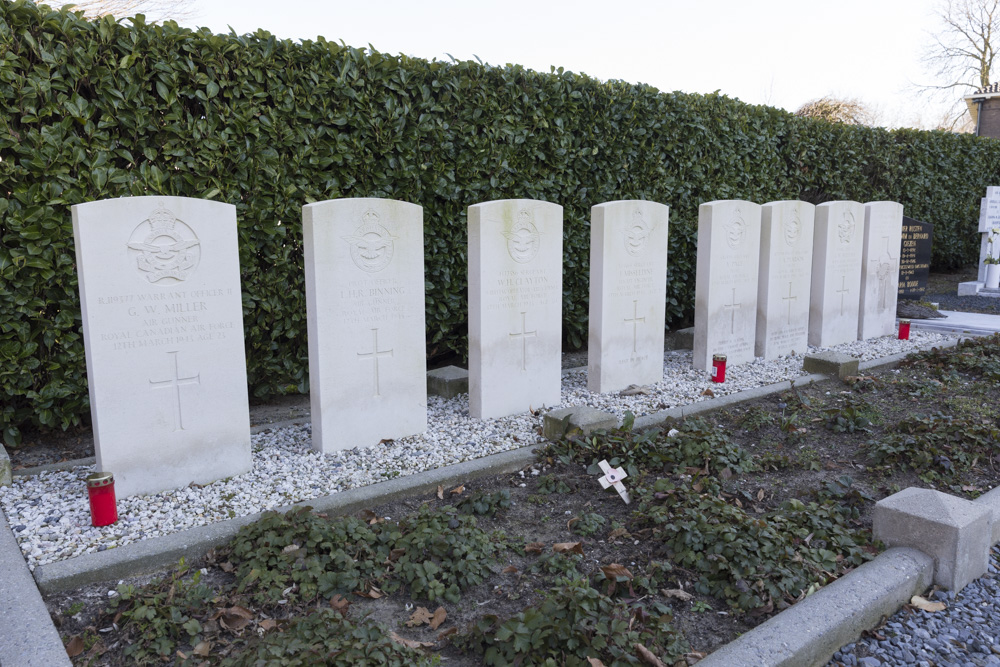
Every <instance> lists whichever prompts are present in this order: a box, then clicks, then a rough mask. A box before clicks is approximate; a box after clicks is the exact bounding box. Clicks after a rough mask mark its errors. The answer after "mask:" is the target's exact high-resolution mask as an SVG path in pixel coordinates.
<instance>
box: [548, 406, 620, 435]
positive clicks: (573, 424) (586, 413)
mask: <svg viewBox="0 0 1000 667" xmlns="http://www.w3.org/2000/svg"><path fill="white" fill-rule="evenodd" d="M617 427H618V417H616V416H615V415H613V414H612V413H610V412H605V411H604V410H598V409H597V408H592V407H590V406H589V405H575V406H573V407H571V408H559V409H558V410H551V411H550V412H548V413H546V414H545V416H544V417H542V436H543V437H545V438H548V439H549V440H557V439H559V438H561V437H563V436H564V435H569V434H571V433H572V432H574V431H579V432H581V433H583V435H589V434H590V433H593V432H594V431H600V430H605V431H607V430H610V429H613V428H617Z"/></svg>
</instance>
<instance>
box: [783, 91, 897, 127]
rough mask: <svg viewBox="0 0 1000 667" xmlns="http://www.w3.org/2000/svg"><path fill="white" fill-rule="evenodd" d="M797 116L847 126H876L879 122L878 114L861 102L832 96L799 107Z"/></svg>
mask: <svg viewBox="0 0 1000 667" xmlns="http://www.w3.org/2000/svg"><path fill="white" fill-rule="evenodd" d="M795 115H796V116H806V117H808V118H820V119H822V120H828V121H830V122H833V123H844V124H846V125H868V126H874V125H877V124H878V121H879V118H878V113H876V112H875V111H873V110H872V109H870V108H869V107H868V106H867V105H866V104H865V103H864V102H862V101H861V100H859V99H856V98H851V99H840V98H837V97H833V96H832V95H827V96H826V97H821V98H819V99H818V100H812V101H811V102H806V103H805V104H803V105H802V106H801V107H799V109H798V111H796V112H795Z"/></svg>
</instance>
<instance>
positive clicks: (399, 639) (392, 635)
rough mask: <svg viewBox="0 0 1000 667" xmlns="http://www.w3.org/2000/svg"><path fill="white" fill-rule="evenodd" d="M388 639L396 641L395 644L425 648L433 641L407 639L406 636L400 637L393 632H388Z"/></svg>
mask: <svg viewBox="0 0 1000 667" xmlns="http://www.w3.org/2000/svg"><path fill="white" fill-rule="evenodd" d="M389 639H391V640H392V641H394V642H396V643H397V644H402V645H403V646H406V647H407V648H426V647H428V646H433V645H434V643H433V642H418V641H417V640H415V639H407V638H406V637H400V636H399V635H397V634H396V633H395V632H390V633H389Z"/></svg>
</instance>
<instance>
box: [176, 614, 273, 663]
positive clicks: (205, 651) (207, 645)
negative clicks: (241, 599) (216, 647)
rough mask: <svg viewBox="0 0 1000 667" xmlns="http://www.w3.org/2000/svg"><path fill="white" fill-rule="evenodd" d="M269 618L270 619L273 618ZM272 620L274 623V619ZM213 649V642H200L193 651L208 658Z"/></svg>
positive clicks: (200, 656) (201, 656)
mask: <svg viewBox="0 0 1000 667" xmlns="http://www.w3.org/2000/svg"><path fill="white" fill-rule="evenodd" d="M267 620H269V621H270V620H271V619H267ZM271 622H272V623H274V621H271ZM262 625H263V624H262ZM211 651H212V642H198V645H197V646H195V647H194V650H193V651H191V653H193V654H194V655H196V656H198V657H199V658H207V657H208V656H209V654H210V653H211Z"/></svg>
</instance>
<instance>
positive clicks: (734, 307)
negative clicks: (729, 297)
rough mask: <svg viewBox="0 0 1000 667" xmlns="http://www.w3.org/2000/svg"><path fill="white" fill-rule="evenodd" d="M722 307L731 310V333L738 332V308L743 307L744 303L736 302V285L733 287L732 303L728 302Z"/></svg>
mask: <svg viewBox="0 0 1000 667" xmlns="http://www.w3.org/2000/svg"><path fill="white" fill-rule="evenodd" d="M722 307H723V308H725V309H726V310H728V311H729V312H730V319H729V333H731V334H735V333H736V310H737V309H738V308H742V307H743V304H742V303H736V288H735V287H734V288H733V301H732V303H727V304H725V305H724V306H722Z"/></svg>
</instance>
